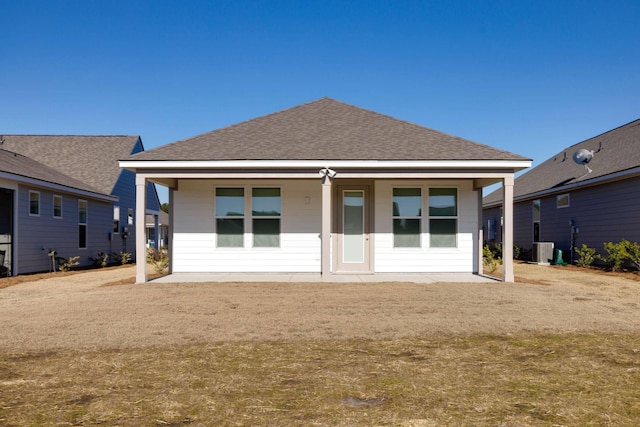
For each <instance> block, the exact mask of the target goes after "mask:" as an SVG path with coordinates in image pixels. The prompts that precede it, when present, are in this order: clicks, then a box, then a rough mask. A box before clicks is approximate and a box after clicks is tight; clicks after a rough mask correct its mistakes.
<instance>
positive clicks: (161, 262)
mask: <svg viewBox="0 0 640 427" xmlns="http://www.w3.org/2000/svg"><path fill="white" fill-rule="evenodd" d="M147 262H148V263H149V264H151V265H153V268H154V269H155V270H156V273H158V274H162V273H163V272H164V271H165V270H166V269H167V268H169V251H167V249H165V248H162V249H155V248H149V249H147Z"/></svg>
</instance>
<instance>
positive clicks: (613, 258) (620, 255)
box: [599, 239, 629, 271]
mask: <svg viewBox="0 0 640 427" xmlns="http://www.w3.org/2000/svg"><path fill="white" fill-rule="evenodd" d="M628 243H629V241H628V240H626V239H622V240H621V241H619V242H618V243H613V242H604V250H605V251H607V254H608V255H606V256H599V258H600V259H601V260H602V261H604V262H605V264H607V266H608V267H609V268H611V270H612V271H620V270H622V264H624V261H625V260H626V259H627V258H628V257H629V256H628V253H627V245H628Z"/></svg>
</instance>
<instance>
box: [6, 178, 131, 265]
mask: <svg viewBox="0 0 640 427" xmlns="http://www.w3.org/2000/svg"><path fill="white" fill-rule="evenodd" d="M29 191H38V192H39V193H40V215H39V216H32V215H29ZM54 194H55V195H59V196H62V218H54V217H53V195H54ZM78 200H86V201H87V205H88V210H87V248H86V249H79V248H78V239H79V236H78ZM17 212H18V215H17V216H18V218H17V235H16V236H15V238H14V243H15V249H14V250H15V251H16V253H15V254H16V259H15V270H16V271H15V272H14V274H25V273H33V272H40V271H49V270H50V269H51V268H52V267H51V258H50V257H49V256H48V253H49V251H50V250H55V251H56V252H57V254H58V256H61V257H64V258H69V257H72V256H80V259H79V262H80V265H81V266H86V265H91V264H92V262H91V260H90V258H97V254H98V252H104V253H111V252H119V249H118V248H117V247H115V246H114V245H113V242H112V241H110V240H109V232H110V231H111V228H112V225H113V208H112V205H111V203H109V202H104V201H99V200H92V199H89V198H84V197H78V196H76V195H73V194H71V193H64V192H53V191H51V190H48V189H45V188H36V187H31V186H25V185H20V186H19V187H18V194H17Z"/></svg>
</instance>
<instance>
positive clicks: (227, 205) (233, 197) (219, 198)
mask: <svg viewBox="0 0 640 427" xmlns="http://www.w3.org/2000/svg"><path fill="white" fill-rule="evenodd" d="M216 216H244V189H243V188H216Z"/></svg>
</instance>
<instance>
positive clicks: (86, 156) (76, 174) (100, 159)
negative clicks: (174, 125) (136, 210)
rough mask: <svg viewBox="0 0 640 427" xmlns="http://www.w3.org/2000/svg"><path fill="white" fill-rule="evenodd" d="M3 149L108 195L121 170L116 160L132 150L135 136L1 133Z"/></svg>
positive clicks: (127, 154) (136, 139)
mask: <svg viewBox="0 0 640 427" xmlns="http://www.w3.org/2000/svg"><path fill="white" fill-rule="evenodd" d="M3 139H4V143H3V145H2V148H3V149H5V150H9V151H13V152H15V153H19V154H22V155H24V156H26V157H30V158H31V159H33V160H36V161H38V162H40V163H42V164H44V165H47V166H49V167H50V168H52V169H56V170H58V171H61V172H63V173H64V174H65V175H68V176H70V177H72V178H74V179H76V180H78V181H81V182H84V183H85V184H88V185H89V186H90V187H93V188H96V189H98V190H99V191H100V192H101V193H104V194H111V193H112V191H113V187H114V185H115V184H116V181H117V180H118V177H119V176H120V173H121V172H122V170H121V169H120V167H119V165H118V160H120V159H124V158H127V157H128V156H129V155H130V154H131V153H132V151H133V149H134V147H135V146H136V143H137V142H138V141H139V139H140V137H138V136H84V135H3Z"/></svg>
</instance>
